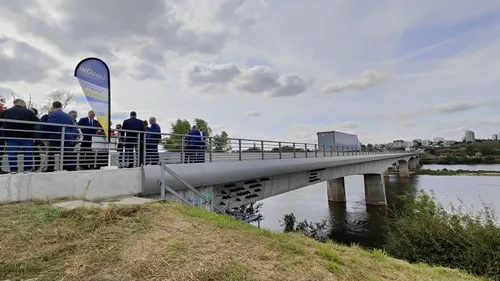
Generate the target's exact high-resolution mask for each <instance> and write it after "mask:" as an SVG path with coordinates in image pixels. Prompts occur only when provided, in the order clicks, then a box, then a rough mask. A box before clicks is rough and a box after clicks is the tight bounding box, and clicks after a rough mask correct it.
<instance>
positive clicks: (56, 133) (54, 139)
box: [44, 101, 75, 172]
mask: <svg viewBox="0 0 500 281" xmlns="http://www.w3.org/2000/svg"><path fill="white" fill-rule="evenodd" d="M50 124H59V125H63V126H57V125H56V126H54V125H50ZM65 125H74V122H73V118H71V116H70V115H69V114H68V113H66V112H64V111H62V103H61V102H60V101H55V102H53V103H52V111H51V112H49V118H48V119H47V125H45V128H44V131H47V132H49V133H48V135H49V136H48V137H49V139H50V141H49V159H48V164H47V166H48V167H47V172H54V171H55V159H54V155H55V154H56V153H59V152H60V150H61V146H62V147H63V149H64V150H63V152H64V155H63V157H61V159H62V160H63V165H64V166H63V168H64V169H65V170H73V167H74V165H75V162H74V161H75V159H74V154H73V142H74V140H73V139H72V138H74V134H72V133H71V129H69V128H70V127H68V126H65ZM63 127H64V128H65V129H64V142H61V140H62V132H63Z"/></svg>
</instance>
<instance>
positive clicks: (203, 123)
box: [193, 118, 212, 137]
mask: <svg viewBox="0 0 500 281" xmlns="http://www.w3.org/2000/svg"><path fill="white" fill-rule="evenodd" d="M193 123H194V124H195V125H196V127H198V129H200V128H203V130H204V131H205V135H206V136H207V137H211V136H212V128H210V126H208V123H207V121H205V120H203V119H200V118H195V119H194V122H193Z"/></svg>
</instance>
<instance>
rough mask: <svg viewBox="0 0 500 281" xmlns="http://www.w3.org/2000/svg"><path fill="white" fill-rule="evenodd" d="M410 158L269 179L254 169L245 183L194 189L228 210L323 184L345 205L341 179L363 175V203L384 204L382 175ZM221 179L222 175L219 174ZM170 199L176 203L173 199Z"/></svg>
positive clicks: (197, 201) (195, 198)
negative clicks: (364, 198)
mask: <svg viewBox="0 0 500 281" xmlns="http://www.w3.org/2000/svg"><path fill="white" fill-rule="evenodd" d="M410 158H411V159H414V157H406V158H403V159H395V158H394V157H389V158H386V159H384V158H382V159H373V161H369V162H358V163H352V164H346V165H337V166H333V167H327V168H319V169H311V170H305V171H298V172H291V173H282V174H279V175H269V176H258V175H259V174H262V173H260V171H259V170H255V171H254V173H253V174H254V176H252V173H249V175H250V176H249V178H247V179H245V180H240V181H229V182H225V183H219V184H212V185H209V186H204V187H199V188H198V189H199V191H200V192H201V193H202V194H203V195H204V196H205V197H207V198H209V200H212V201H213V203H214V205H216V206H217V207H218V208H220V209H232V208H236V207H240V206H242V205H246V204H250V203H254V202H257V201H260V200H263V199H266V198H269V197H273V196H276V195H279V194H283V193H286V192H290V191H293V190H296V189H299V188H303V187H306V186H309V185H312V184H316V183H319V182H324V181H327V182H328V200H329V201H333V202H345V201H346V200H345V186H344V180H343V179H344V177H346V176H350V175H364V178H365V195H366V203H367V204H369V205H385V204H386V196H385V187H384V177H383V174H384V172H385V171H386V170H387V169H388V167H390V166H392V165H393V164H394V163H395V162H397V161H399V165H401V166H402V167H403V166H404V165H405V163H406V165H408V164H407V163H408V162H409V161H410ZM351 159H352V157H351ZM264 162H267V161H264ZM260 163H262V162H260ZM233 166H234V165H233ZM403 176H405V175H403ZM221 177H224V175H221ZM174 189H175V188H174ZM177 189H178V191H177V192H179V193H180V194H182V195H183V196H184V197H185V198H187V200H188V201H189V202H190V203H193V204H197V205H200V204H202V202H201V200H200V198H199V197H198V196H196V195H195V194H194V193H193V192H191V191H190V190H186V189H181V188H180V187H179V186H177ZM170 199H171V200H173V201H177V199H176V198H174V197H173V196H171V198H170Z"/></svg>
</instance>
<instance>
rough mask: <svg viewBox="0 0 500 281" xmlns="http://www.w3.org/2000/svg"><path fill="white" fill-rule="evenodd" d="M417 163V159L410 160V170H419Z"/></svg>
mask: <svg viewBox="0 0 500 281" xmlns="http://www.w3.org/2000/svg"><path fill="white" fill-rule="evenodd" d="M417 161H418V160H417V159H416V158H413V159H410V161H409V162H408V167H409V168H410V170H416V169H417V168H418V164H417Z"/></svg>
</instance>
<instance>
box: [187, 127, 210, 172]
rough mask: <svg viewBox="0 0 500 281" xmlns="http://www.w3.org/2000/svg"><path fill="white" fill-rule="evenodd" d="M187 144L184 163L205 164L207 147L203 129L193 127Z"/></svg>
mask: <svg viewBox="0 0 500 281" xmlns="http://www.w3.org/2000/svg"><path fill="white" fill-rule="evenodd" d="M185 142H186V143H185V145H184V147H185V150H184V163H204V162H205V155H206V153H207V146H206V135H205V132H204V131H203V128H198V127H197V126H196V125H195V126H193V127H191V129H190V130H189V132H188V135H187V137H186V140H185Z"/></svg>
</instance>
